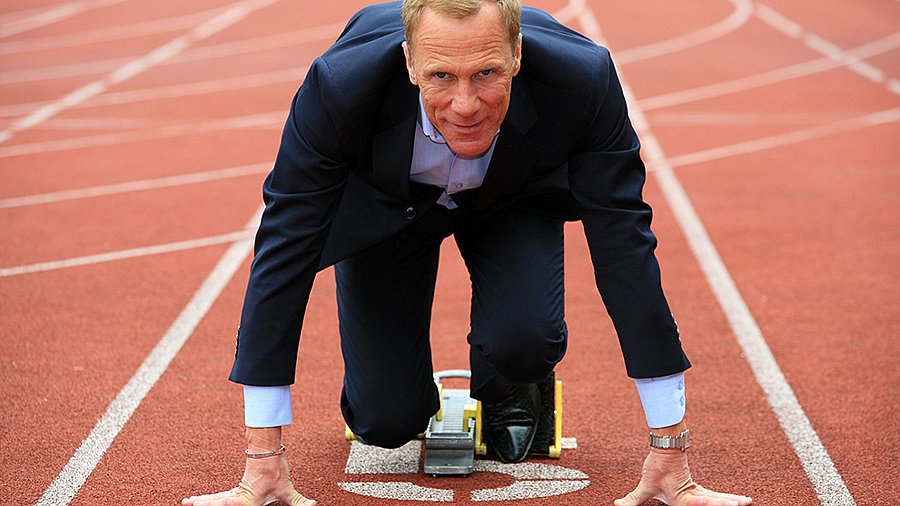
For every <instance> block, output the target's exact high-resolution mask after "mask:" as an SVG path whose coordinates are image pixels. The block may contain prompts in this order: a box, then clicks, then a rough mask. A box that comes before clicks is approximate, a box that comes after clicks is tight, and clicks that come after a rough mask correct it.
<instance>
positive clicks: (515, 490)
mask: <svg viewBox="0 0 900 506" xmlns="http://www.w3.org/2000/svg"><path fill="white" fill-rule="evenodd" d="M563 439H568V440H570V441H569V444H571V445H574V446H577V443H576V442H575V438H563ZM421 455H422V441H420V440H414V441H410V442H409V443H407V444H405V445H404V446H402V447H400V448H397V449H394V450H392V449H385V448H378V447H374V446H367V445H364V444H362V443H360V442H359V441H351V442H350V452H349V454H348V455H347V464H346V466H345V468H344V472H345V473H346V474H349V475H353V476H359V475H370V476H372V475H374V476H377V475H391V476H393V477H395V478H396V477H397V476H399V475H414V474H417V473H418V472H419V469H420V467H421V465H420V457H421ZM474 471H475V472H490V473H499V474H505V475H507V476H511V477H512V478H513V479H515V481H514V482H513V483H512V484H510V485H507V486H504V487H498V488H488V489H475V490H472V492H471V496H470V497H469V499H471V500H472V501H473V502H485V501H515V500H523V499H526V500H527V499H537V498H540V497H551V496H558V495H563V494H570V493H572V492H577V491H579V490H582V489H584V488H586V487H588V486H589V485H590V484H591V482H590V479H589V478H590V477H589V476H588V475H587V474H586V473H583V472H581V471H578V470H576V469H571V468H568V467H563V466H560V465H557V464H547V463H545V462H532V461H526V462H520V463H517V464H504V463H502V462H498V461H495V460H486V459H478V460H476V461H475V467H474ZM338 486H339V487H340V488H341V489H342V490H344V491H346V492H350V493H352V494H356V495H361V496H365V497H375V498H379V499H393V500H396V501H412V502H416V503H420V502H452V501H453V500H455V499H456V495H455V492H454V491H453V490H448V489H443V488H432V487H424V486H421V485H416V484H414V483H412V482H408V481H347V482H340V483H338Z"/></svg>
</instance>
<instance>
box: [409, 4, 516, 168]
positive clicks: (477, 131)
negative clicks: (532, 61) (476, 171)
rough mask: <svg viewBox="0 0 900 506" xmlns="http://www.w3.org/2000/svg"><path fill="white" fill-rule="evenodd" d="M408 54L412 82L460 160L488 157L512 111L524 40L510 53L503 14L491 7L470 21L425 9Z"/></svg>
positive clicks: (431, 118)
mask: <svg viewBox="0 0 900 506" xmlns="http://www.w3.org/2000/svg"><path fill="white" fill-rule="evenodd" d="M403 49H404V53H405V54H406V67H407V70H408V71H409V80H410V81H412V83H413V84H415V85H417V86H418V87H419V90H420V91H421V93H422V103H423V104H424V106H425V114H427V115H428V119H429V120H430V121H431V123H432V124H433V125H434V126H435V128H437V130H438V131H439V132H440V133H441V135H443V136H444V139H445V140H446V141H447V144H448V145H449V146H450V149H452V150H453V152H455V153H456V154H457V155H460V156H478V155H480V154H482V153H484V152H485V151H487V150H488V148H490V147H491V143H492V142H493V140H494V135H495V134H496V133H497V130H498V129H499V128H500V124H501V123H502V122H503V118H504V117H505V116H506V111H507V109H508V108H509V97H510V90H511V87H512V78H513V76H515V75H516V74H517V73H518V72H519V62H520V60H521V57H522V42H521V38H520V39H519V41H518V43H517V44H516V47H515V48H513V47H511V45H510V42H509V39H508V38H507V37H506V31H505V30H504V27H503V22H502V21H501V17H500V10H499V8H498V7H497V6H496V5H495V4H494V3H492V2H487V3H485V4H484V6H483V7H482V8H481V10H480V11H479V12H478V14H476V15H474V16H470V17H468V18H465V19H456V18H452V17H450V16H444V15H441V14H438V13H435V12H434V11H432V10H430V9H427V8H426V9H425V11H424V12H422V15H421V17H420V18H419V24H418V27H417V28H416V31H415V33H414V34H413V35H412V40H410V41H409V45H408V46H407V45H406V43H404V46H403Z"/></svg>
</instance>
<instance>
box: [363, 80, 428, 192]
mask: <svg viewBox="0 0 900 506" xmlns="http://www.w3.org/2000/svg"><path fill="white" fill-rule="evenodd" d="M398 81H399V82H398ZM418 93H419V89H418V88H416V87H415V86H413V85H412V84H410V82H409V81H408V80H407V74H406V69H404V70H403V72H402V73H398V74H397V75H396V76H395V77H394V81H393V82H392V83H391V84H390V85H389V86H388V92H387V96H386V97H385V100H384V102H383V104H384V105H383V106H382V110H381V119H380V121H379V123H378V125H377V127H376V131H375V134H374V135H373V137H372V172H373V177H374V179H375V181H376V182H377V183H378V185H379V186H380V187H381V189H382V190H383V191H385V192H386V193H388V194H389V195H393V196H394V197H397V198H400V199H403V200H408V199H409V198H410V192H409V167H410V164H411V163H412V150H413V139H414V136H415V132H416V115H417V114H418V111H419V101H418V100H419V98H418V97H419V94H418Z"/></svg>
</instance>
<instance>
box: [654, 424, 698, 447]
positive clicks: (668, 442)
mask: <svg viewBox="0 0 900 506" xmlns="http://www.w3.org/2000/svg"><path fill="white" fill-rule="evenodd" d="M690 435H691V430H690V429H687V430H685V431H684V432H682V433H681V434H679V435H677V436H655V435H653V433H650V446H651V447H652V448H660V449H663V450H681V451H685V450H687V449H688V448H690V447H691V440H690Z"/></svg>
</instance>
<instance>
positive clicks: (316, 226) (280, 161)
mask: <svg viewBox="0 0 900 506" xmlns="http://www.w3.org/2000/svg"><path fill="white" fill-rule="evenodd" d="M328 75H329V73H328V68H327V64H326V63H325V61H324V60H322V59H321V58H320V59H317V60H316V61H315V62H313V64H312V66H311V67H310V70H309V73H308V74H307V76H306V79H305V80H304V83H303V85H302V86H301V87H300V90H299V91H298V92H297V95H296V96H295V97H294V102H293V104H292V107H291V111H290V114H289V116H288V119H287V121H286V123H285V127H284V131H283V134H282V140H281V146H280V148H279V151H278V156H277V158H276V161H275V165H274V167H273V169H272V171H271V173H270V174H269V175H268V177H267V178H266V180H265V183H264V185H263V200H264V202H265V211H264V213H263V217H262V221H261V223H260V226H259V230H258V232H257V235H256V243H255V251H254V260H253V264H252V267H251V271H250V279H249V282H248V286H247V292H246V295H245V297H244V306H243V310H242V313H241V325H240V327H239V330H238V338H237V345H236V346H237V349H236V351H235V361H234V365H233V367H232V371H231V375H230V379H231V380H232V381H235V382H238V383H243V384H249V385H258V386H271V385H288V384H292V383H293V382H294V373H295V368H296V361H297V348H298V343H299V339H300V329H301V326H302V322H303V316H304V312H305V310H306V304H307V302H308V300H309V294H310V290H311V288H312V283H313V280H314V279H315V275H316V272H317V270H318V266H319V259H320V257H321V255H322V248H323V245H324V243H325V238H326V236H327V234H328V230H329V226H330V224H331V221H332V218H333V217H334V214H335V211H336V209H337V206H338V203H339V201H340V198H341V194H342V192H343V188H344V185H345V183H346V179H347V175H348V171H349V165H350V162H349V160H350V157H349V156H345V155H344V154H343V153H342V152H341V147H342V145H344V144H343V143H342V140H341V138H340V135H339V129H338V128H337V127H336V126H335V123H334V121H333V118H332V116H331V115H330V113H329V111H328V109H327V108H326V105H325V104H329V103H334V100H333V97H329V96H328V93H329V90H330V89H332V88H331V87H330V86H329V85H328Z"/></svg>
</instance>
